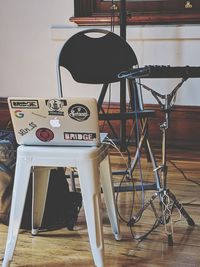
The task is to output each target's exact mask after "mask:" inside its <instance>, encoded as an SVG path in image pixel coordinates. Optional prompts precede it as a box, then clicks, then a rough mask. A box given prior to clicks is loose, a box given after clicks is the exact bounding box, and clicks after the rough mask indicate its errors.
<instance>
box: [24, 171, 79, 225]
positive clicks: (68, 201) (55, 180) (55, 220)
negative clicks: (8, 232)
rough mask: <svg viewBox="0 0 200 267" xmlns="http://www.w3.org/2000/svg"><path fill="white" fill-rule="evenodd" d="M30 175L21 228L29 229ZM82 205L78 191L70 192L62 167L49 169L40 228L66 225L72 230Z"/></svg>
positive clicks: (30, 203)
mask: <svg viewBox="0 0 200 267" xmlns="http://www.w3.org/2000/svg"><path fill="white" fill-rule="evenodd" d="M31 206H32V177H31V179H30V182H29V187H28V192H27V197H26V202H25V208H24V213H23V218H22V222H21V228H22V229H27V230H29V229H31ZM81 206H82V196H81V193H79V192H70V191H69V184H68V182H67V179H66V175H65V171H64V169H63V168H57V169H54V170H51V174H50V179H49V186H48V192H47V199H46V205H45V211H44V216H43V220H42V225H41V228H40V230H54V229H59V228H63V227H67V228H68V229H69V230H73V228H74V225H75V224H76V222H77V218H78V214H79V211H80V209H81Z"/></svg>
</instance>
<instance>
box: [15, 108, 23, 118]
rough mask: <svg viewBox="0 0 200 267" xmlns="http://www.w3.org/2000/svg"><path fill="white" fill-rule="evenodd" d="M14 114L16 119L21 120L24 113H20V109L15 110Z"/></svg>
mask: <svg viewBox="0 0 200 267" xmlns="http://www.w3.org/2000/svg"><path fill="white" fill-rule="evenodd" d="M14 114H15V117H16V118H18V119H21V118H23V117H24V113H23V112H22V111H21V109H16V110H15V112H14Z"/></svg>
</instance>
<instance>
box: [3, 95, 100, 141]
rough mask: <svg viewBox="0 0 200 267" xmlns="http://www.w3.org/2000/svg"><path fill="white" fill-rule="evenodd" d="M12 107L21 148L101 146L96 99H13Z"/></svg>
mask: <svg viewBox="0 0 200 267" xmlns="http://www.w3.org/2000/svg"><path fill="white" fill-rule="evenodd" d="M8 106H9V110H10V115H11V120H12V123H13V128H14V132H15V136H16V140H17V143H18V144H19V145H38V146H39V145H42V146H43V145H48V146H52V145H55V146H98V145H99V144H100V133H99V120H98V110H97V101H96V99H95V98H85V97H84V98H82V97H78V98H77V97H68V98H35V97H34V98H33V97H31V98H30V97H29V98H27V97H9V98H8Z"/></svg>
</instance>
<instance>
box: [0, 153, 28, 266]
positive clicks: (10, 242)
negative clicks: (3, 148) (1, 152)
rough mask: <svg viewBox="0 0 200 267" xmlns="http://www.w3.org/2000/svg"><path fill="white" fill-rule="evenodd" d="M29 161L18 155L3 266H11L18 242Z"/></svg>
mask: <svg viewBox="0 0 200 267" xmlns="http://www.w3.org/2000/svg"><path fill="white" fill-rule="evenodd" d="M29 163H30V162H29V160H28V159H27V158H26V157H20V156H17V162H16V170H15V178H14V187H13V195H12V203H11V212H10V220H9V227H8V236H7V241H6V248H5V254H4V260H3V264H2V267H9V266H10V262H11V261H12V258H13V253H14V250H15V246H16V243H17V238H18V233H19V229H20V224H21V219H22V214H23V210H24V204H25V199H26V193H27V189H28V183H29V179H30V173H31V165H30V164H29Z"/></svg>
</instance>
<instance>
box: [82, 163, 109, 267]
mask: <svg viewBox="0 0 200 267" xmlns="http://www.w3.org/2000/svg"><path fill="white" fill-rule="evenodd" d="M77 167H78V173H79V179H80V187H81V193H82V197H83V204H84V210H85V216H86V222H87V228H88V235H89V240H90V246H91V250H92V254H93V258H94V262H95V265H96V266H97V267H104V244H103V229H102V220H101V204H100V203H101V199H100V197H101V188H100V177H99V168H98V164H97V163H96V160H94V161H93V160H89V159H88V161H82V162H80V165H78V166H77Z"/></svg>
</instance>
